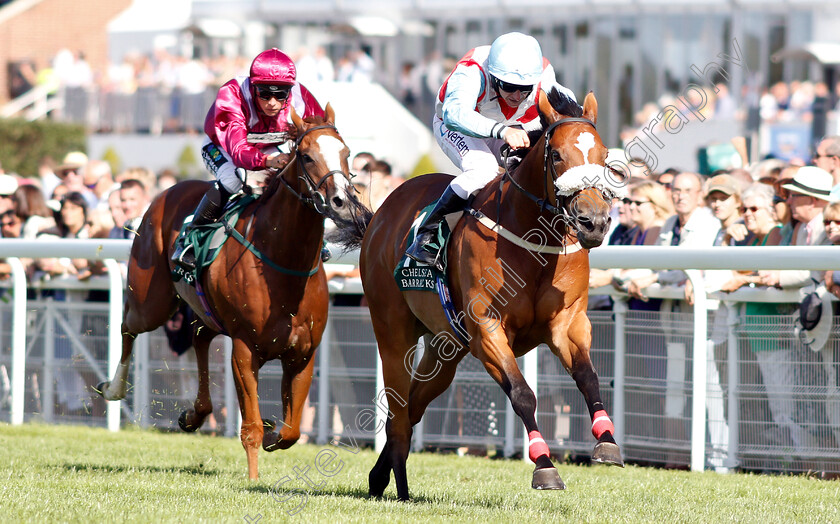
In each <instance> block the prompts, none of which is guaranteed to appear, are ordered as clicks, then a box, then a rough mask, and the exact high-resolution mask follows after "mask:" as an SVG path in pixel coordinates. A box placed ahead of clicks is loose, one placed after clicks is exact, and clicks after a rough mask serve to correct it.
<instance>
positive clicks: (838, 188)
mask: <svg viewBox="0 0 840 524" xmlns="http://www.w3.org/2000/svg"><path fill="white" fill-rule="evenodd" d="M814 165H815V166H817V167H819V168H821V169H825V170H826V171H828V172H829V173H830V174H831V177H832V180H833V182H832V187H831V198H832V199H833V200H840V136H837V135H834V136H827V137H825V138H823V139H822V140H820V143H819V144H817V150H816V152H815V153H814Z"/></svg>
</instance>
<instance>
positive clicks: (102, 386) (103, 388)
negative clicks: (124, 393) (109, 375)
mask: <svg viewBox="0 0 840 524" xmlns="http://www.w3.org/2000/svg"><path fill="white" fill-rule="evenodd" d="M110 387H111V381H110V380H108V381H106V382H100V383H99V384H97V385H96V387H95V388H93V390H94V391H96V392H97V393H99V396H101V397H102V398H104V399H105V400H108V401H111V400H122V399H123V397H116V396H114V395H112V394H111V393H110V392H109V391H108V390H109V389H110Z"/></svg>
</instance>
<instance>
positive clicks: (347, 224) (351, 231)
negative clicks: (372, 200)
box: [327, 197, 373, 251]
mask: <svg viewBox="0 0 840 524" xmlns="http://www.w3.org/2000/svg"><path fill="white" fill-rule="evenodd" d="M348 204H349V205H350V206H351V209H352V210H353V213H352V218H350V219H344V218H339V217H331V218H332V220H333V222H335V225H336V229H335V230H334V231H333V232H332V233H330V234H329V235H328V237H327V240H329V241H330V242H332V243H335V244H338V245H340V246H341V247H343V248H344V250H345V251H352V250H353V249H358V248H359V247H361V245H362V239H363V238H364V236H365V231H367V227H368V224H370V220H371V218H373V211H371V210H370V209H368V208H367V206H365V205H364V204H363V203H361V202H360V201H359V200H358V199H357V198H355V197H352V198H350V199H348Z"/></svg>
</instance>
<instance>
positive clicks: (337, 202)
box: [332, 196, 344, 207]
mask: <svg viewBox="0 0 840 524" xmlns="http://www.w3.org/2000/svg"><path fill="white" fill-rule="evenodd" d="M332 203H333V207H342V206H343V205H344V199H343V198H341V197H337V196H336V197H333V199H332Z"/></svg>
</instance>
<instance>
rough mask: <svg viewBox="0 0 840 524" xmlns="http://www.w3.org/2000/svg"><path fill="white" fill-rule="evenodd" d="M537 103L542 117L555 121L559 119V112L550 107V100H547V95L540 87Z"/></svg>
mask: <svg viewBox="0 0 840 524" xmlns="http://www.w3.org/2000/svg"><path fill="white" fill-rule="evenodd" d="M537 104H538V105H539V107H540V114H541V115H543V116H544V117H546V118H548V119H549V121H555V120H559V119H560V114H559V113H558V112H557V111H555V110H554V108H553V107H551V102H549V101H548V95H546V94H545V91H543V90H542V89H540V93H539V100H538V102H537Z"/></svg>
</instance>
